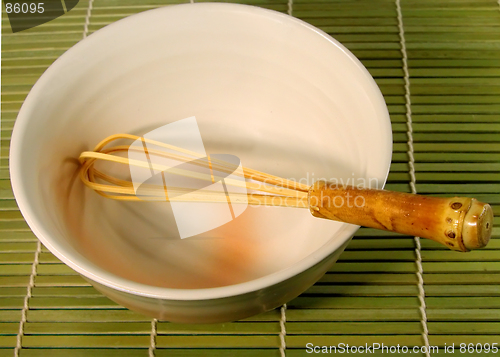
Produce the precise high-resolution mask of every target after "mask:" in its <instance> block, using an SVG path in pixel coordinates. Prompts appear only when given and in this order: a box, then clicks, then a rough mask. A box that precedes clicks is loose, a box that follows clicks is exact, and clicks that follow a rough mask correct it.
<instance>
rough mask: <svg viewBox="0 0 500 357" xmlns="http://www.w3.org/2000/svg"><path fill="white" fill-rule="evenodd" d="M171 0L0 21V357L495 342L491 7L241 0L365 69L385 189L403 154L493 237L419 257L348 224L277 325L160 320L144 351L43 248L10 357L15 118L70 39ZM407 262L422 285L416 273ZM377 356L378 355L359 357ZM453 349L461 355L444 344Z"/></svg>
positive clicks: (30, 247) (499, 316)
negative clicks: (378, 117)
mask: <svg viewBox="0 0 500 357" xmlns="http://www.w3.org/2000/svg"><path fill="white" fill-rule="evenodd" d="M179 2H181V1H168V0H146V1H141V0H94V1H90V2H89V0H80V3H79V4H78V6H77V7H76V8H75V9H74V10H72V11H71V12H70V13H68V14H66V15H64V16H62V17H60V18H58V19H56V20H54V21H51V22H49V23H46V24H44V25H42V26H39V27H37V28H35V29H31V30H27V31H24V32H21V33H17V34H14V35H13V34H12V33H11V31H10V27H9V25H8V20H7V18H6V14H5V13H3V25H2V67H1V69H2V98H1V100H2V112H1V113H2V127H1V154H0V356H13V355H15V353H16V352H19V355H20V356H26V357H28V356H31V357H34V356H53V357H59V356H77V357H78V356H92V357H95V356H109V357H111V356H113V357H114V356H117V357H118V356H120V357H121V356H124V357H128V356H148V355H149V356H152V355H156V356H158V357H160V356H179V357H180V356H183V357H187V356H206V357H210V356H222V357H226V356H244V357H246V356H259V357H268V356H269V357H271V356H272V357H278V356H281V355H282V353H283V354H285V355H286V356H290V357H296V356H308V355H311V354H309V353H307V351H306V350H305V346H306V344H307V343H312V344H314V345H320V346H321V345H337V344H339V343H344V344H349V345H351V346H353V345H354V346H360V345H365V344H366V343H367V344H372V343H380V344H382V343H383V344H385V345H398V344H399V345H400V346H425V345H426V340H428V344H429V345H430V346H441V347H443V346H445V345H447V346H449V345H451V344H453V343H454V344H455V347H459V345H460V344H461V343H466V344H469V343H474V344H477V343H480V344H485V343H490V344H492V343H500V338H499V335H500V239H498V238H499V237H500V219H499V218H498V217H500V174H499V173H500V78H499V77H500V4H499V3H498V2H497V1H495V0H488V1H486V0H484V1H482V0H454V1H446V0H401V3H400V4H399V2H398V1H397V0H394V1H393V0H358V1H347V0H338V1H335V0H313V1H307V0H294V1H287V0H279V1H278V0H249V1H246V2H245V3H248V4H253V5H257V6H262V7H266V8H270V9H274V10H278V11H281V12H285V13H286V12H291V13H292V15H293V16H296V17H298V18H300V19H303V20H305V21H307V22H309V23H311V24H313V25H315V26H317V27H319V28H321V29H323V30H324V31H326V32H328V33H329V34H331V35H333V36H334V37H335V38H337V39H338V40H339V41H341V42H342V43H343V44H344V45H345V46H347V47H348V48H349V49H350V50H351V51H352V52H353V53H354V54H355V55H356V56H357V57H358V58H359V59H360V60H361V61H362V62H363V63H364V65H365V66H366V67H367V68H368V69H369V71H370V73H371V74H372V75H373V76H374V78H375V80H376V81H377V83H378V85H379V86H380V88H381V90H382V92H383V94H384V96H385V100H386V102H387V104H388V107H389V111H390V114H391V120H392V127H393V135H394V154H393V161H392V166H391V172H390V175H389V181H388V185H387V188H388V189H393V190H400V191H406V192H410V191H411V186H410V182H411V175H410V171H411V165H410V161H411V157H410V155H409V154H408V152H409V151H412V152H413V158H414V169H415V177H416V185H415V189H416V190H417V191H418V192H419V193H423V194H431V195H465V196H468V195H471V196H475V197H477V198H479V199H481V200H484V201H486V202H489V203H491V204H492V206H493V209H494V212H495V214H496V215H497V216H498V217H497V218H495V227H494V231H493V235H494V239H493V240H492V241H491V242H490V244H489V246H488V247H487V248H486V249H484V250H481V251H475V252H471V253H468V254H460V253H455V252H451V251H448V250H446V249H445V248H443V247H441V246H438V245H437V244H435V243H434V242H431V241H426V240H422V241H421V248H420V249H418V248H417V245H416V242H415V241H414V238H413V237H406V236H401V235H397V234H390V233H385V232H380V231H375V230H372V229H360V230H359V232H358V234H357V235H356V237H355V238H354V239H353V241H352V243H351V244H350V245H349V247H348V248H347V250H346V252H345V253H344V254H343V255H342V257H341V258H340V260H339V262H338V263H337V264H335V266H334V267H333V268H332V269H331V271H330V272H329V273H327V274H326V275H325V276H324V277H323V278H322V279H321V280H320V281H319V282H318V283H317V284H316V285H315V286H313V287H312V288H311V289H309V290H308V291H307V292H305V293H304V294H303V295H302V296H300V297H298V298H297V299H295V300H293V301H291V302H290V303H289V304H288V307H287V309H286V311H285V316H286V321H285V320H284V319H282V315H281V311H280V310H279V309H278V310H275V311H271V312H268V313H265V314H262V315H259V316H255V317H252V318H250V319H247V320H245V321H239V322H234V323H226V324H216V325H181V324H174V323H168V322H162V321H160V322H158V323H157V336H156V338H153V339H154V340H155V342H154V343H151V336H152V321H151V320H150V319H148V318H145V317H143V316H141V315H139V314H136V313H134V312H131V311H128V310H126V309H124V308H122V307H120V306H118V305H116V304H115V303H113V302H112V301H110V300H109V299H107V298H105V297H103V296H102V295H101V294H99V293H98V292H97V291H96V290H94V289H93V288H92V287H91V286H90V285H89V284H87V283H86V282H85V281H84V280H83V279H82V278H81V277H79V276H78V275H77V274H75V273H74V272H73V271H72V270H71V269H69V268H68V267H66V266H65V265H64V264H62V263H61V262H59V261H58V260H57V259H56V258H55V257H54V256H53V255H52V254H51V253H49V252H48V251H47V250H46V249H42V252H41V254H40V255H39V257H38V260H39V265H38V266H37V270H36V275H34V287H33V289H32V291H31V298H29V309H28V310H27V311H24V312H25V313H26V316H27V321H26V322H25V323H24V324H22V327H23V333H22V348H21V349H17V350H16V344H17V340H18V334H19V329H20V321H21V317H22V314H23V304H24V301H25V299H26V296H27V287H28V284H29V281H30V276H31V275H32V274H31V272H32V266H33V262H34V260H35V254H36V250H37V244H38V243H37V239H36V238H35V236H34V235H33V234H32V233H31V231H30V230H29V228H28V227H27V225H26V223H25V222H24V220H23V218H22V216H21V214H20V213H19V211H18V208H17V206H16V203H15V201H14V200H13V195H12V191H11V188H10V182H9V174H8V150H9V149H8V148H9V139H10V135H11V130H12V126H13V124H14V120H15V118H16V116H17V113H18V110H19V108H20V106H21V104H22V102H23V100H24V98H25V96H26V94H27V93H28V91H29V90H30V88H31V86H32V85H33V84H34V82H35V81H36V80H37V78H38V77H39V76H40V74H41V73H42V72H43V71H44V70H45V69H46V68H47V67H48V66H49V65H50V64H51V63H52V62H53V61H54V60H55V59H56V58H57V57H58V56H60V55H61V54H62V53H63V52H64V51H66V50H67V49H68V48H69V47H71V46H72V45H73V44H75V43H76V42H78V41H79V40H81V39H82V37H83V36H84V34H85V33H86V34H90V33H92V32H93V31H96V30H98V29H99V28H101V27H103V26H106V25H107V24H109V23H112V22H114V21H116V20H119V19H121V18H123V17H126V16H128V15H131V14H134V13H137V12H140V11H144V10H147V9H151V8H155V7H159V6H165V5H168V4H173V3H179ZM185 2H188V1H185ZM399 5H400V7H399V8H398V6H399ZM398 10H399V11H398ZM398 14H399V15H400V16H399V17H398ZM401 30H403V31H401ZM402 43H404V47H403V46H402ZM405 65H406V66H407V69H408V71H407V73H405ZM405 83H407V84H409V85H407V86H405ZM408 109H410V111H411V116H409V115H408V114H409V113H410V111H409V110H408ZM409 117H410V118H411V120H412V125H411V127H412V130H413V132H412V134H411V135H409V134H408V126H407V123H408V119H409ZM408 142H411V143H412V148H411V147H410V146H409V145H408ZM419 256H420V258H419ZM420 260H421V268H422V273H421V276H422V278H423V284H419V279H418V278H419V273H418V272H419V264H418V262H419V261H420ZM421 289H424V291H425V298H424V299H423V301H424V303H425V309H424V312H425V317H424V314H423V313H422V302H421V300H419V293H421ZM153 323H154V322H153ZM280 334H281V336H284V341H285V342H286V348H285V346H284V345H283V343H282V342H281V339H280ZM153 337H154V336H153ZM18 347H19V346H18ZM280 348H281V350H280ZM382 354H390V353H389V352H387V351H386V352H385V353H381V352H380V351H379V352H378V353H373V354H371V355H382ZM443 354H444V352H443V350H440V352H439V353H431V355H433V356H434V355H443ZM455 354H459V355H475V354H474V353H460V350H459V349H457V350H455ZM412 355H416V356H425V353H421V352H419V353H412ZM479 355H492V353H489V354H488V353H484V351H483V352H482V353H481V354H479Z"/></svg>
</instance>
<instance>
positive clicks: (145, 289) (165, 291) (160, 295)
mask: <svg viewBox="0 0 500 357" xmlns="http://www.w3.org/2000/svg"><path fill="white" fill-rule="evenodd" d="M181 7H182V8H186V9H189V8H192V9H203V8H209V9H210V10H218V9H220V10H223V11H245V12H251V13H255V14H258V15H261V16H265V17H267V18H273V19H275V20H279V21H282V22H285V23H286V24H287V25H293V26H300V27H303V28H305V30H307V31H313V32H315V33H316V34H317V35H319V36H322V37H323V38H325V39H326V40H328V41H329V42H330V43H331V44H332V45H334V46H336V47H338V48H339V49H340V50H341V51H342V52H343V53H344V54H345V55H346V56H347V57H348V58H349V59H350V60H351V61H352V62H353V63H354V64H355V65H356V67H357V68H358V69H359V70H361V72H362V73H364V77H366V80H367V82H366V85H369V86H372V87H374V88H375V89H376V90H375V91H374V93H376V97H377V98H372V100H374V101H377V102H379V104H382V106H380V108H385V109H382V110H381V112H380V113H378V118H385V120H383V121H381V122H380V123H379V124H380V130H381V132H383V134H385V135H386V136H387V145H386V147H385V148H383V150H385V151H386V157H385V158H383V159H381V161H382V162H383V163H384V165H385V173H384V175H383V177H380V181H379V182H381V184H382V186H384V185H385V182H386V180H387V177H388V174H389V169H390V163H391V157H392V129H391V124H390V118H389V113H388V111H387V106H386V104H385V100H384V98H383V96H382V94H381V92H380V89H379V88H378V86H377V84H376V82H375V80H374V79H373V77H372V76H371V75H370V73H369V72H368V70H367V69H366V68H365V67H364V66H363V65H362V63H361V62H360V61H359V60H358V59H357V58H356V57H355V56H354V55H353V54H352V53H351V52H350V51H349V50H348V49H347V48H345V47H344V46H343V45H342V44H341V43H340V42H338V41H337V40H335V39H334V38H332V37H331V36H330V35H328V34H327V33H325V32H323V31H322V30H320V29H318V28H316V27H314V26H312V25H310V24H308V23H306V22H305V21H302V20H300V19H298V18H295V17H292V16H289V15H286V14H284V13H280V12H278V11H274V10H269V9H264V8H260V7H257V6H252V5H243V4H229V3H195V4H189V3H188V4H179V5H171V6H167V7H161V8H156V9H152V10H148V11H144V12H141V13H138V14H134V15H131V16H128V17H126V18H124V19H121V20H118V21H116V22H114V23H112V24H110V25H108V26H106V27H104V28H102V29H100V30H98V31H96V32H95V33H93V34H92V35H90V36H88V37H87V38H85V39H83V40H82V41H80V42H78V43H76V44H75V45H74V46H72V47H71V48H70V49H68V50H67V51H66V52H65V53H63V54H62V55H61V56H60V57H59V58H58V59H57V60H56V61H55V62H54V63H53V64H52V65H51V66H50V67H49V68H48V69H47V70H46V71H45V73H43V74H42V76H41V77H40V78H39V79H38V81H37V82H36V83H35V85H34V86H33V87H32V89H31V91H30V92H29V94H28V96H27V97H26V99H25V101H24V103H23V105H22V107H21V109H20V111H19V114H18V116H17V119H16V121H15V124H14V129H13V131H12V136H11V144H10V154H9V163H10V165H9V170H10V179H11V185H12V190H13V192H14V196H15V199H16V201H17V204H18V206H19V209H20V211H21V213H22V214H23V217H24V219H25V220H26V222H27V224H28V225H29V227H30V228H31V230H32V231H33V232H34V234H35V235H36V236H37V238H38V239H39V241H40V242H41V243H43V244H44V245H45V246H46V247H47V248H48V249H49V251H51V252H52V253H53V254H54V255H55V256H56V257H57V258H59V259H60V260H61V261H62V262H64V263H65V264H66V265H68V266H69V267H71V268H72V269H73V270H75V271H76V272H78V273H80V274H82V275H83V276H85V277H86V278H88V279H90V280H92V281H95V282H96V283H98V284H101V285H104V286H107V287H109V288H112V289H115V290H119V291H122V292H126V293H130V294H133V295H138V296H143V297H150V298H155V299H167V300H178V301H191V300H211V299H220V298H226V297H231V296H238V295H244V294H247V293H252V292H256V291H261V290H264V289H266V288H269V287H271V286H273V285H276V284H279V283H281V282H284V281H286V280H288V279H290V278H292V277H294V276H296V275H299V274H300V273H302V272H304V271H306V270H308V269H310V268H311V267H313V266H314V265H316V264H318V263H319V262H321V261H322V260H324V259H326V258H327V257H328V256H330V255H332V254H334V253H335V252H336V251H337V250H338V249H340V248H341V247H342V246H343V245H344V244H345V243H346V242H347V241H348V240H350V239H351V237H352V236H353V235H354V233H355V232H356V231H357V229H358V228H359V226H355V225H351V224H347V223H343V224H342V225H341V227H340V230H339V232H338V234H339V236H338V237H337V239H333V240H329V241H328V242H326V243H325V244H324V245H323V246H322V247H321V249H317V250H316V251H314V252H313V253H311V254H310V255H308V256H307V257H305V258H303V259H301V260H300V261H299V262H297V263H295V264H294V265H292V266H289V267H287V268H285V269H282V270H280V271H277V272H274V273H272V274H269V275H266V276H263V277H260V278H257V279H254V280H250V281H246V282H242V283H238V284H233V285H228V286H221V287H214V288H202V289H175V288H165V287H158V286H151V285H147V284H143V283H139V282H135V281H132V280H129V279H126V278H123V277H120V276H118V275H115V274H113V273H110V272H108V271H106V270H104V269H103V268H100V267H99V266H97V265H95V264H94V263H92V262H91V261H90V260H88V259H86V258H85V257H83V256H81V257H80V256H75V255H74V254H73V253H72V252H70V251H68V250H67V249H66V248H65V247H63V246H61V244H58V243H56V244H54V243H53V241H52V239H51V238H50V233H49V232H48V231H47V230H46V229H45V227H44V223H43V221H41V220H39V219H38V218H37V216H36V214H35V213H34V211H33V210H32V208H31V206H30V204H29V199H28V197H27V194H26V192H25V189H24V186H23V184H22V175H21V162H22V155H21V153H22V138H23V137H24V133H25V131H26V130H27V128H28V124H29V117H30V115H31V113H30V111H31V108H30V107H31V106H32V105H31V103H32V102H36V99H37V97H38V96H39V95H40V93H41V91H42V90H43V88H44V87H45V86H46V85H48V84H49V82H50V80H51V77H53V76H54V74H57V71H58V68H59V67H61V66H64V62H65V60H66V59H71V57H72V54H73V52H74V51H75V50H74V49H75V48H79V47H80V46H84V45H87V44H88V43H91V42H94V41H99V38H100V36H106V35H107V34H108V33H110V32H111V33H112V32H114V31H115V28H118V29H119V27H120V26H124V25H125V26H128V25H130V24H133V23H134V22H138V21H143V18H147V17H148V16H149V14H150V13H151V12H159V11H171V10H172V9H175V8H181ZM383 150H381V151H383ZM380 188H382V187H380Z"/></svg>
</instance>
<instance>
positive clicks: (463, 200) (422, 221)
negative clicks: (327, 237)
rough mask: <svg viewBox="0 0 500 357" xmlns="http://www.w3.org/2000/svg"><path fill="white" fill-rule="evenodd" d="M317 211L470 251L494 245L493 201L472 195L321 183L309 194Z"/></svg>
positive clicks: (319, 215) (337, 219)
mask: <svg viewBox="0 0 500 357" xmlns="http://www.w3.org/2000/svg"><path fill="white" fill-rule="evenodd" d="M308 204H309V210H310V211H311V213H312V215H313V216H315V217H319V218H327V219H332V220H335V221H341V222H346V223H352V224H356V225H360V226H365V227H371V228H377V229H383V230H387V231H392V232H398V233H402V234H407V235H412V236H418V237H422V238H429V239H432V240H435V241H436V242H439V243H441V244H444V245H445V246H447V247H449V248H450V249H453V250H458V251H462V252H467V251H470V250H473V249H477V248H482V247H484V246H486V244H488V241H489V240H490V237H491V232H492V228H493V227H492V226H493V211H492V209H491V207H490V205H488V204H486V203H482V202H479V201H477V200H476V199H474V198H468V197H453V198H440V197H429V196H422V195H414V194H409V193H402V192H391V191H384V190H374V189H359V188H356V187H351V186H339V185H337V184H336V183H329V182H326V181H318V182H316V183H315V184H314V185H313V186H312V187H311V189H310V190H309V194H308Z"/></svg>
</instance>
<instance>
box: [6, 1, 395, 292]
mask: <svg viewBox="0 0 500 357" xmlns="http://www.w3.org/2000/svg"><path fill="white" fill-rule="evenodd" d="M191 116H195V117H196V118H197V122H198V126H199V129H200V132H201V135H202V138H203V141H204V145H205V149H206V151H207V152H208V153H224V154H234V155H236V156H238V157H239V158H240V159H241V162H242V163H243V165H244V166H246V167H251V168H254V169H257V170H260V171H264V172H268V173H271V174H274V175H277V176H281V177H285V178H292V179H296V180H300V181H301V182H304V183H309V184H312V182H313V181H314V180H316V179H319V178H325V179H333V180H341V179H342V180H344V182H345V181H346V180H354V182H355V183H356V184H358V183H361V182H362V181H361V180H365V182H368V181H367V180H368V179H371V180H372V181H371V182H370V184H371V186H375V185H378V186H379V187H381V186H383V184H384V182H385V178H386V175H387V171H388V167H389V162H390V156H391V131H390V123H389V119H388V114H387V109H386V107H385V104H384V101H383V99H382V96H381V94H380V92H379V90H378V88H377V87H376V85H375V83H374V81H373V79H372V78H371V77H370V76H369V74H368V72H367V71H366V70H365V69H364V68H363V67H362V66H361V65H360V63H359V62H358V61H357V60H356V59H355V58H354V57H353V56H352V55H351V54H350V53H349V52H348V51H347V50H346V49H345V48H344V47H342V46H341V45H340V44H338V43H336V42H335V41H334V40H332V39H331V38H329V37H328V36H326V35H325V34H323V33H322V32H319V31H317V30H316V29H314V28H313V27H311V26H309V25H306V24H305V23H303V22H301V21H299V20H296V19H293V18H291V17H288V16H285V15H282V14H279V13H275V12H271V11H267V10H262V9H258V8H254V7H248V6H241V5H227V4H196V5H190V4H189V5H181V6H173V7H168V8H161V9H157V10H153V11H148V12H145V13H141V14H138V15H135V16H132V17H130V18H127V19H124V20H122V21H118V22H117V23H115V24H113V25H110V26H108V27H106V28H104V29H102V30H100V31H98V32H97V33H95V34H93V35H91V36H90V37H89V38H87V39H86V40H84V41H82V42H80V43H79V44H77V45H76V46H75V47H73V48H72V49H70V50H69V51H68V52H67V53H65V54H64V55H63V56H62V57H61V58H60V59H58V60H57V61H56V62H55V64H54V65H53V66H52V67H51V68H49V70H47V72H46V73H45V74H44V75H43V76H42V78H41V79H40V80H39V82H38V83H37V84H36V85H35V87H34V89H33V90H32V92H31V93H30V95H29V96H28V98H27V100H26V102H25V104H24V105H23V108H22V110H21V113H20V115H19V118H18V120H17V123H16V127H15V129H14V134H13V139H12V151H11V153H12V154H11V155H12V156H11V170H12V171H11V174H12V179H13V185H14V191H15V194H16V198H17V200H18V202H19V205H20V207H21V209H22V212H23V214H24V215H25V217H26V219H27V221H28V223H29V224H30V226H31V227H32V229H33V230H34V231H35V233H37V235H38V236H39V238H40V239H41V240H42V242H43V243H44V244H45V245H47V246H48V248H49V249H51V250H52V251H53V252H54V254H56V255H57V256H58V257H59V258H61V259H63V261H65V262H66V263H68V264H69V265H70V266H72V267H73V268H75V269H77V270H78V271H79V272H81V273H83V274H84V275H86V276H88V277H90V278H91V279H94V280H97V281H100V282H101V283H104V284H106V285H113V284H121V287H122V288H125V289H128V290H130V291H134V289H138V290H140V289H142V291H147V289H148V288H147V286H150V287H163V288H182V289H199V288H214V287H221V286H228V285H234V284H240V283H245V282H251V281H259V279H261V278H263V277H266V276H270V275H273V274H278V275H276V277H277V278H276V279H277V280H279V279H282V278H283V277H279V273H280V272H283V271H286V270H287V269H290V268H291V267H295V268H296V269H299V270H300V269H302V270H303V269H305V268H306V265H307V264H311V263H312V262H313V260H314V259H316V260H317V259H320V258H321V257H324V256H326V255H327V254H330V253H331V252H332V251H333V250H335V247H339V246H340V245H342V243H344V242H345V241H346V240H347V239H349V237H350V235H351V234H352V232H353V229H345V227H346V225H345V224H341V223H337V222H332V221H327V220H320V219H317V218H313V217H312V216H311V215H310V214H309V212H308V211H307V210H306V209H292V208H279V207H267V208H266V207H256V208H253V207H249V208H247V209H246V211H245V212H244V213H243V214H242V215H241V216H239V217H237V218H236V219H235V220H233V221H232V222H230V223H228V224H226V225H224V226H222V227H220V228H217V229H215V230H212V231H209V232H206V233H203V234H200V235H198V236H195V237H192V238H187V239H184V240H181V239H179V238H178V236H177V234H176V226H175V222H174V220H173V216H172V209H171V207H170V204H169V203H166V202H158V203H151V202H118V201H112V200H108V199H105V198H103V197H101V196H99V195H97V194H96V193H95V192H93V191H91V190H89V189H88V188H85V187H84V186H83V184H82V183H81V182H80V180H79V178H78V177H77V170H78V162H77V160H76V159H77V157H78V156H79V154H80V152H82V151H85V150H89V149H92V148H93V147H94V146H95V145H96V144H97V143H98V142H99V141H100V140H102V139H103V138H105V137H106V136H108V135H111V134H115V133H120V132H123V133H132V134H137V135H142V134H145V133H147V132H149V131H150V130H153V129H156V128H158V127H160V126H163V125H165V124H168V123H171V122H174V121H177V120H180V119H184V118H187V117H191ZM193 219H196V217H193ZM311 257H313V258H311ZM308 259H309V261H308ZM311 259H312V260H311ZM301 264H302V265H301ZM142 284H143V285H142Z"/></svg>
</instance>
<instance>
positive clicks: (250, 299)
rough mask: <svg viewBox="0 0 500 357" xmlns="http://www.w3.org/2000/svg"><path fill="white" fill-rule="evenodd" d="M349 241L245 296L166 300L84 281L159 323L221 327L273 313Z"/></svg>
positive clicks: (319, 273)
mask: <svg viewBox="0 0 500 357" xmlns="http://www.w3.org/2000/svg"><path fill="white" fill-rule="evenodd" d="M349 242H350V239H349V240H348V241H347V242H346V243H345V244H344V245H343V246H342V247H341V248H340V249H338V250H336V251H335V252H333V253H332V254H330V255H329V256H327V257H326V258H325V259H323V260H321V261H320V262H319V263H317V264H316V265H314V266H312V267H310V268H309V269H307V270H305V271H303V272H302V273H300V274H298V275H295V276H293V277H292V278H289V279H287V280H285V281H282V282H280V283H278V284H275V285H272V286H269V287H267V288H264V289H262V290H257V291H252V292H249V293H246V294H241V295H235V296H228V297H225V298H220V299H210V300H182V301H181V300H166V299H158V298H154V297H146V296H142V295H137V294H134V293H130V292H125V291H121V290H116V289H113V288H110V287H108V286H105V285H102V284H99V283H97V282H95V281H93V280H90V279H89V278H87V277H84V278H85V279H86V280H87V281H88V282H90V283H91V284H92V285H93V286H94V287H95V288H96V289H97V290H98V291H100V292H101V293H103V294H104V295H106V296H107V297H109V298H110V299H111V300H113V301H115V302H117V303H118V304H120V305H122V306H124V307H126V308H129V309H131V310H134V311H137V312H140V313H142V314H144V315H147V316H151V317H154V318H156V319H159V320H167V321H171V322H177V323H220V322H230V321H236V320H241V319H244V318H247V317H250V316H254V315H257V314H259V313H262V312H266V311H269V310H272V309H274V308H276V307H279V306H281V305H283V304H285V303H287V302H288V301H290V300H292V299H294V298H296V297H297V296H299V295H300V294H301V293H303V292H304V291H305V290H307V289H308V288H309V287H311V286H312V285H313V284H314V283H316V282H317V281H318V280H319V279H320V278H321V277H322V276H323V275H324V274H325V273H326V272H327V271H328V270H329V269H330V268H331V267H332V265H333V264H334V263H335V262H336V261H337V259H338V258H339V257H340V255H341V254H342V252H343V251H344V249H345V248H346V247H347V245H348V244H349Z"/></svg>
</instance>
